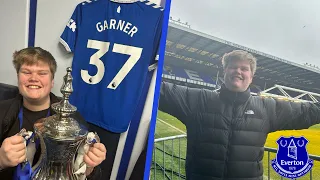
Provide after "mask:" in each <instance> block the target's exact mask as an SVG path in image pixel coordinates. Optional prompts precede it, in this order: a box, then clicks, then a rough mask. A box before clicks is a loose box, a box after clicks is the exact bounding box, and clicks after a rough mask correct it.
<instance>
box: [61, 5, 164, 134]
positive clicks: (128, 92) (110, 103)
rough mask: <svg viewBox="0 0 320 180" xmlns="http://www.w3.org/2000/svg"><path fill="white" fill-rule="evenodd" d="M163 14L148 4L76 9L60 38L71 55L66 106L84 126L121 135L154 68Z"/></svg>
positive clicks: (156, 6)
mask: <svg viewBox="0 0 320 180" xmlns="http://www.w3.org/2000/svg"><path fill="white" fill-rule="evenodd" d="M162 19H163V8H162V7H160V6H159V5H156V4H154V3H152V2H150V1H144V0H140V1H134V2H129V3H116V2H112V1H110V0H98V1H93V0H92V1H87V2H83V3H80V4H78V5H77V7H76V9H75V10H74V12H73V14H72V17H71V18H70V20H69V22H68V23H67V26H66V27H65V29H64V32H63V33H62V35H61V37H60V42H61V43H62V44H63V45H64V46H65V48H66V49H67V50H68V51H69V52H73V54H74V57H73V62H72V76H73V89H74V91H73V93H72V95H71V97H70V102H71V103H72V104H73V105H75V106H76V107H77V108H78V111H79V112H80V113H81V114H82V116H83V117H84V118H85V119H86V120H87V121H88V122H90V123H93V124H95V125H97V126H100V127H102V128H104V129H107V130H109V131H112V132H116V133H122V132H125V131H126V130H127V128H128V126H129V123H130V120H131V119H132V117H133V115H134V112H135V109H136V107H137V105H138V104H137V103H138V102H139V99H140V97H141V93H142V88H143V86H144V84H145V80H146V76H147V73H148V66H149V65H151V64H152V63H154V61H155V57H156V54H157V50H158V46H159V41H160V36H161V30H162Z"/></svg>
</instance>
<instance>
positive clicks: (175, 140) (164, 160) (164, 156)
mask: <svg viewBox="0 0 320 180" xmlns="http://www.w3.org/2000/svg"><path fill="white" fill-rule="evenodd" d="M186 137H187V135H185V134H183V135H178V136H170V137H165V138H159V139H156V140H155V141H154V148H153V160H152V166H151V173H150V174H151V177H150V179H157V180H161V179H163V180H165V179H167V180H176V179H179V180H180V179H186V173H185V160H186V146H187V139H186ZM264 150H265V154H264V159H263V161H265V162H264V164H267V166H264V179H267V180H275V179H281V180H282V179H286V178H283V177H281V176H280V175H278V174H277V173H276V172H275V171H274V170H273V168H272V167H271V163H270V162H271V159H273V158H275V157H276V152H277V149H275V148H269V147H265V148H264ZM266 158H267V159H266ZM309 158H310V159H313V160H314V166H313V168H312V169H311V170H310V172H309V173H308V174H307V175H305V176H303V177H301V178H299V179H302V180H304V179H310V180H312V179H320V156H315V155H309Z"/></svg>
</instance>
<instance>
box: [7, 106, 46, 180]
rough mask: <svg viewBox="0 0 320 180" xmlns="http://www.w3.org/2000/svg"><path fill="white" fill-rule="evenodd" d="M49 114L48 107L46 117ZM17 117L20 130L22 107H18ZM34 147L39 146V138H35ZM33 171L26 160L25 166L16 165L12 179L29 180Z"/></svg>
mask: <svg viewBox="0 0 320 180" xmlns="http://www.w3.org/2000/svg"><path fill="white" fill-rule="evenodd" d="M49 116H50V109H49V110H48V114H47V116H46V117H49ZM18 119H19V128H20V130H21V129H22V124H23V107H21V108H20V111H19V114H18ZM33 136H34V133H33V134H32V136H31V137H30V138H29V139H28V141H27V145H28V144H29V142H30V139H32V138H33ZM35 143H36V149H38V147H39V143H40V142H39V139H38V140H36V142H35ZM38 170H39V169H36V170H35V172H37V171H38ZM35 172H32V167H31V165H30V163H29V162H28V163H27V164H26V165H25V167H22V164H18V166H17V167H16V170H15V172H14V174H13V179H14V180H30V179H32V176H33V175H34V173H35Z"/></svg>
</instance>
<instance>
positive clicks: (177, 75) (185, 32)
mask: <svg viewBox="0 0 320 180" xmlns="http://www.w3.org/2000/svg"><path fill="white" fill-rule="evenodd" d="M236 49H242V50H246V51H248V52H251V53H252V54H253V55H255V57H256V58H257V72H256V75H255V77H254V79H253V83H252V85H251V87H250V89H251V91H252V92H253V93H259V92H261V91H263V90H266V89H268V88H271V87H273V86H274V85H276V84H278V85H282V86H286V87H291V88H295V89H299V90H304V91H308V92H314V93H320V87H319V84H320V70H319V69H315V68H312V67H308V66H306V65H304V64H297V63H294V62H291V61H288V60H284V59H281V58H279V57H275V56H273V55H269V54H266V53H262V52H259V51H256V50H253V49H250V48H247V47H244V46H241V45H238V44H235V43H232V42H229V41H226V40H222V39H219V38H216V37H214V36H210V35H207V34H204V33H201V32H198V31H195V30H193V29H190V28H188V27H184V26H181V25H179V24H176V23H174V22H173V21H170V23H169V29H168V35H167V42H166V56H165V67H164V69H163V75H162V77H163V80H164V81H172V82H175V83H177V84H183V85H186V86H190V87H200V88H207V89H217V88H219V87H220V85H221V83H223V70H222V64H221V57H222V56H223V54H225V53H226V52H230V51H232V50H236ZM217 77H218V78H217ZM217 79H218V80H217ZM272 93H276V94H281V93H282V92H281V91H280V90H279V89H277V88H276V89H273V90H272ZM282 94H283V93H282ZM290 95H291V96H297V95H299V93H297V92H296V91H292V92H290ZM305 98H307V99H308V97H305ZM309 99H310V98H309Z"/></svg>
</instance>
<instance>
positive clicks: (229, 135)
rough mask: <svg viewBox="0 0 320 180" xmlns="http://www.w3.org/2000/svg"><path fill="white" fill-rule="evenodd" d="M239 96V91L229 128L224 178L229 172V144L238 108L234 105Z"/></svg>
mask: <svg viewBox="0 0 320 180" xmlns="http://www.w3.org/2000/svg"><path fill="white" fill-rule="evenodd" d="M237 97H238V92H236V96H235V98H234V100H233V102H232V117H231V122H230V127H229V129H228V144H227V157H226V160H225V165H224V174H223V179H224V177H225V175H226V174H227V173H228V168H227V167H228V161H229V149H230V148H229V146H230V141H231V137H232V135H233V134H232V133H233V120H234V117H235V112H236V108H235V106H234V104H235V102H236V100H237Z"/></svg>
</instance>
